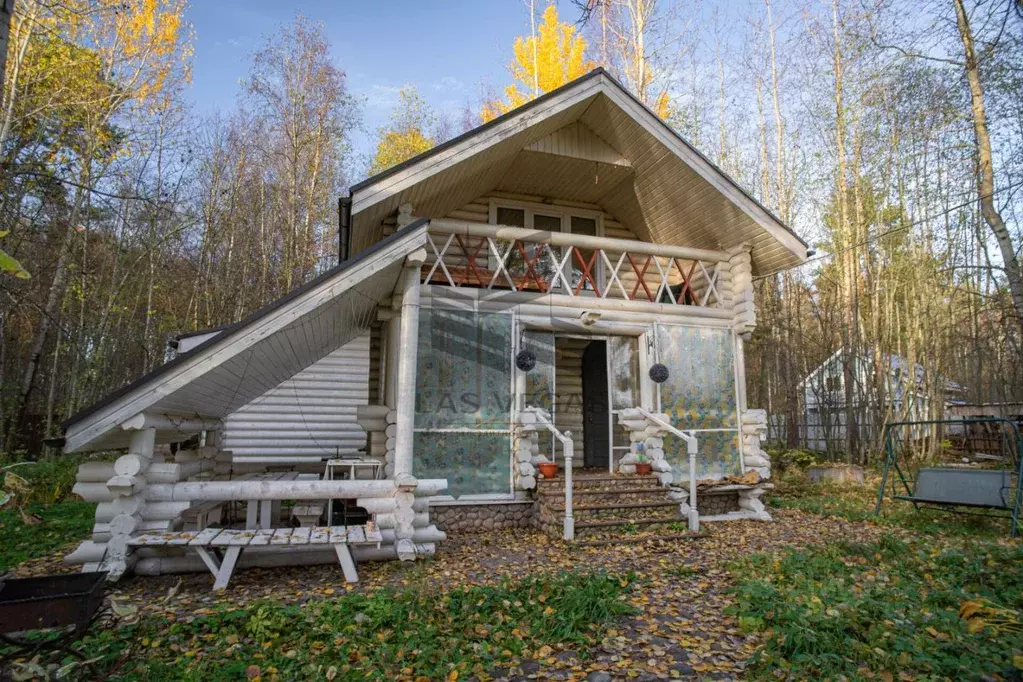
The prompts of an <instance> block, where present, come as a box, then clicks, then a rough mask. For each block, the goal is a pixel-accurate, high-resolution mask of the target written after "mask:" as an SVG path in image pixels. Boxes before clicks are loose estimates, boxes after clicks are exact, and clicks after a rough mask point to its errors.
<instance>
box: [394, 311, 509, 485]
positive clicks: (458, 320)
mask: <svg viewBox="0 0 1023 682" xmlns="http://www.w3.org/2000/svg"><path fill="white" fill-rule="evenodd" d="M511 350H512V316H511V315H509V314H498V313H494V314H485V313H478V312H475V311H472V310H447V309H440V308H423V309H422V310H420V313H419V354H418V363H417V367H416V414H415V429H416V433H415V439H414V446H413V449H414V452H413V473H414V474H415V475H416V476H417V477H419V478H446V479H448V486H449V487H448V490H447V492H446V494H448V495H453V496H455V497H458V496H460V495H482V494H493V493H504V494H507V493H510V492H511V408H512V402H511V401H512V391H511V379H512V371H511V368H512V353H511Z"/></svg>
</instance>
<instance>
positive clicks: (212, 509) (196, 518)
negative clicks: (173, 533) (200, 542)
mask: <svg viewBox="0 0 1023 682" xmlns="http://www.w3.org/2000/svg"><path fill="white" fill-rule="evenodd" d="M223 515H224V503H223V502H219V501H217V500H207V501H206V502H199V503H197V504H193V505H192V506H191V507H189V508H188V509H186V510H185V511H183V512H181V519H182V520H183V521H184V524H185V530H203V529H204V528H206V527H208V526H209V525H210V524H211V523H220V522H221V521H222V520H223Z"/></svg>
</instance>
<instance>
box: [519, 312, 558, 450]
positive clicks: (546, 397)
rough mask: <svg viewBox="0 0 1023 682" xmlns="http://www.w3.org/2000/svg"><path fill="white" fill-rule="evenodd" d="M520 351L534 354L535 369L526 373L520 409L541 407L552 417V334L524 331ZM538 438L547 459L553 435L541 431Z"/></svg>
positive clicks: (552, 442)
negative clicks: (528, 351)
mask: <svg viewBox="0 0 1023 682" xmlns="http://www.w3.org/2000/svg"><path fill="white" fill-rule="evenodd" d="M522 350H531V351H533V353H535V354H536V367H534V368H533V370H532V371H531V372H526V376H525V381H526V387H525V393H526V394H525V396H524V397H523V405H522V407H542V408H543V409H545V410H547V411H548V412H550V413H551V416H552V417H553V416H554V334H552V333H551V332H538V331H525V332H523V333H522ZM539 436H540V452H541V453H542V454H544V455H546V456H547V457H551V456H552V454H553V453H554V434H552V433H551V432H550V431H547V430H543V431H540V433H539Z"/></svg>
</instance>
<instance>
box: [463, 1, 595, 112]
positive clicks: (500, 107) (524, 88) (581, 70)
mask: <svg viewBox="0 0 1023 682" xmlns="http://www.w3.org/2000/svg"><path fill="white" fill-rule="evenodd" d="M534 47H535V48H536V49H535V53H536V59H535V62H534ZM513 52H514V55H515V58H514V59H513V60H512V61H511V62H510V63H509V64H508V72H509V73H510V74H511V76H512V78H513V79H514V80H515V81H516V82H515V83H512V84H511V85H509V86H507V87H506V88H505V89H504V99H498V100H494V101H491V102H487V103H485V104H484V105H483V112H482V114H481V115H482V118H483V121H484V122H486V121H490V120H492V119H494V118H497V117H498V116H500V115H501V114H505V113H507V112H509V111H511V110H512V109H515V108H516V107H520V106H522V105H523V104H525V103H526V102H528V101H530V100H532V99H533V98H534V96H535V95H540V94H543V93H545V92H550V91H551V90H554V89H556V88H559V87H561V86H562V85H564V84H565V83H568V82H569V81H572V80H575V79H576V78H579V77H580V76H582V75H584V74H586V73H587V72H588V71H590V70H591V69H592V68H593V67H594V66H595V65H594V63H593V62H590V61H587V60H586V57H585V54H586V39H585V38H583V37H582V36H581V35H578V34H577V33H576V28H575V26H573V25H572V24H570V23H568V22H563V21H560V19H559V18H558V8H557V7H555V6H554V5H553V4H551V5H548V6H547V9H545V10H544V13H543V19H542V21H541V23H540V26H539V27H538V29H537V35H536V38H533V37H532V36H519V37H518V38H516V39H515V44H514V46H513ZM534 86H535V88H536V89H537V90H538V92H536V93H535V94H534Z"/></svg>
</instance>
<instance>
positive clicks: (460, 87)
mask: <svg viewBox="0 0 1023 682" xmlns="http://www.w3.org/2000/svg"><path fill="white" fill-rule="evenodd" d="M537 5H538V7H541V8H542V6H543V3H542V1H538V2H537ZM561 9H562V11H563V12H564V13H565V18H566V19H568V20H570V21H573V20H575V18H576V17H575V11H574V8H572V7H571V6H570V5H569V3H567V2H562V3H561ZM297 14H301V15H303V16H306V17H309V18H311V19H313V20H316V21H319V22H322V23H323V25H324V27H325V29H326V32H327V36H328V38H329V40H330V43H331V46H332V50H333V56H334V59H335V62H336V64H337V65H338V66H340V67H341V68H343V69H344V70H345V72H346V73H347V74H348V85H349V88H350V90H351V91H352V93H353V94H354V95H355V96H357V97H359V98H360V99H361V100H362V101H363V104H364V106H363V120H364V128H365V130H364V131H363V132H362V133H360V134H359V135H358V136H357V138H356V140H355V144H356V152H357V153H359V154H361V155H368V154H370V153H371V152H372V149H373V140H374V136H375V131H376V129H377V128H378V127H379V126H380V125H382V124H384V123H385V122H386V121H387V118H388V116H389V115H390V112H391V109H392V108H393V106H394V103H395V100H396V94H397V90H398V88H400V87H401V86H402V85H403V84H404V83H414V84H415V85H416V86H417V87H418V88H419V90H420V93H421V94H422V95H423V97H424V98H425V99H426V100H427V102H429V104H430V105H431V106H433V108H434V109H435V110H436V111H438V112H442V111H448V112H451V114H452V115H454V116H457V114H458V113H460V112H461V110H462V107H463V105H464V102H466V101H475V100H476V99H477V97H478V92H479V84H480V82H481V79H484V80H487V81H488V82H490V83H492V84H495V85H499V86H500V85H504V84H505V82H506V81H507V76H506V72H505V65H506V64H507V63H508V61H509V60H510V58H511V46H512V43H513V41H514V39H515V36H517V35H520V34H522V33H525V32H527V31H528V29H529V12H528V9H527V6H526V4H525V2H524V1H523V0H445V1H444V2H437V1H436V0H435V1H434V2H429V1H424V0H419V1H414V0H363V1H362V2H357V1H355V0H276V1H274V0H192V4H191V6H190V7H189V9H188V11H187V14H186V16H187V18H188V20H189V21H191V23H192V25H193V27H194V29H195V59H194V62H193V78H192V87H191V89H190V91H189V97H190V99H191V101H192V102H193V104H194V106H195V107H196V109H197V111H198V112H199V113H209V112H212V111H215V110H218V109H219V110H222V111H227V110H230V109H231V108H232V107H233V106H234V103H235V99H236V97H237V94H238V90H239V88H238V81H239V79H241V78H243V77H244V76H245V75H246V73H247V70H248V59H247V58H248V56H249V55H250V54H251V53H252V52H254V51H255V50H257V49H258V48H259V47H260V46H261V45H262V44H263V42H264V41H265V40H266V38H267V37H268V36H270V35H272V34H273V32H274V31H275V30H277V29H278V27H280V26H281V25H282V24H286V23H288V22H290V21H291V20H292V19H293V18H294V17H295V16H296V15H297Z"/></svg>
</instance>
